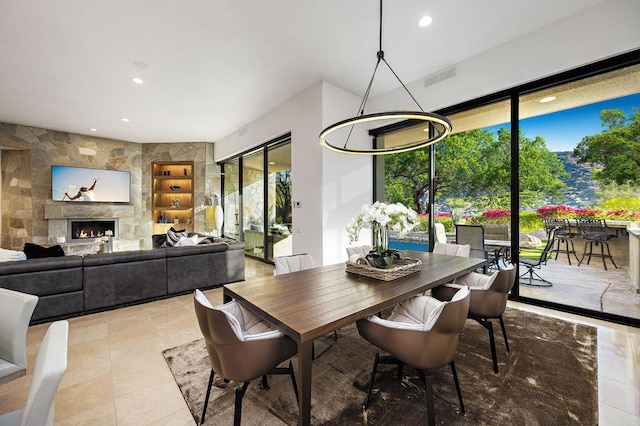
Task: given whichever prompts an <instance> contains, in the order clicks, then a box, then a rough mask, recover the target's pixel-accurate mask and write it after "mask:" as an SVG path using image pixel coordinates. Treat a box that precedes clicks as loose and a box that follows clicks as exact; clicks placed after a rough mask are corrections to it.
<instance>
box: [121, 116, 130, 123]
mask: <svg viewBox="0 0 640 426" xmlns="http://www.w3.org/2000/svg"><path fill="white" fill-rule="evenodd" d="M120 121H124V122H125V123H128V122H129V119H128V118H126V117H122V118H121V119H120Z"/></svg>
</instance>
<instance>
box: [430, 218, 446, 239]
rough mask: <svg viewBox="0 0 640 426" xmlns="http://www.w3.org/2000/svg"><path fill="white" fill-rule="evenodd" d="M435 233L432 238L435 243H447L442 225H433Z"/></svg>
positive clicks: (437, 223)
mask: <svg viewBox="0 0 640 426" xmlns="http://www.w3.org/2000/svg"><path fill="white" fill-rule="evenodd" d="M433 226H434V229H435V232H434V237H435V240H436V243H446V242H447V231H446V229H445V227H444V225H443V224H441V223H439V222H436V223H434V224H433Z"/></svg>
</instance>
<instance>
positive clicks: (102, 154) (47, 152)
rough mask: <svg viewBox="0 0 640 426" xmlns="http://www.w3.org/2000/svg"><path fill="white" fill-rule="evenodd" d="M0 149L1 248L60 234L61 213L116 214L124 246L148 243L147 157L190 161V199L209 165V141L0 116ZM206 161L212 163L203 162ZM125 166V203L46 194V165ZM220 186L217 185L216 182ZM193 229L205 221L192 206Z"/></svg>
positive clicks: (200, 193) (199, 191) (200, 191)
mask: <svg viewBox="0 0 640 426" xmlns="http://www.w3.org/2000/svg"><path fill="white" fill-rule="evenodd" d="M0 149H1V150H2V159H1V172H2V188H1V194H0V195H1V197H2V204H1V205H2V212H1V214H2V227H1V229H2V238H1V246H2V247H3V248H8V249H14V250H22V248H23V247H24V243H25V242H33V243H36V244H48V243H50V242H51V241H50V239H51V237H55V236H57V235H65V234H66V219H67V218H109V217H118V218H119V219H120V221H119V229H120V239H119V240H120V243H119V244H121V245H123V246H124V248H126V249H130V248H137V247H139V248H150V247H151V229H152V226H151V225H152V222H151V199H150V198H149V197H150V193H151V190H150V185H151V161H182V160H188V161H194V166H195V173H196V174H195V181H194V184H195V188H194V195H195V197H196V198H195V199H196V204H197V203H199V200H203V199H204V188H205V180H206V179H207V178H208V176H209V175H211V174H212V173H213V172H214V171H215V169H216V168H215V166H214V165H213V164H212V159H213V144H212V143H206V142H198V143H189V142H184V143H157V144H156V143H151V144H140V143H134V142H127V141H121V140H115V139H105V138H98V137H94V136H87V135H78V134H73V133H65V132H58V131H54V130H47V129H40V128H36V127H28V126H21V125H16V124H7V123H0ZM207 162H209V163H210V164H207ZM52 164H56V165H65V166H77V167H88V168H95V169H107V170H125V171H129V172H131V203H72V202H57V201H56V202H54V201H52V200H51V165H52ZM218 188H219V185H218ZM194 223H195V226H196V227H195V230H196V232H198V230H199V229H204V211H200V209H199V208H196V209H195V212H194Z"/></svg>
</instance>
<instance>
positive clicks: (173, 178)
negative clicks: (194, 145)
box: [151, 161, 195, 234]
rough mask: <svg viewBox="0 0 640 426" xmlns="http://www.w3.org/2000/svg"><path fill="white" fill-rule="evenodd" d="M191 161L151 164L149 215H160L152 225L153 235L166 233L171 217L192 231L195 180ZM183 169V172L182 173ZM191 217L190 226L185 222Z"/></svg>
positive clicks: (171, 222)
mask: <svg viewBox="0 0 640 426" xmlns="http://www.w3.org/2000/svg"><path fill="white" fill-rule="evenodd" d="M193 167H194V166H193V161H157V162H153V163H151V169H152V185H151V200H152V206H151V208H152V215H153V217H158V218H159V217H160V216H162V220H158V222H157V223H154V224H153V227H152V232H153V234H161V233H165V232H167V229H168V227H169V226H170V225H169V224H173V220H172V219H173V217H172V216H173V215H174V214H178V216H179V222H180V223H181V224H184V226H185V228H186V229H187V231H189V232H193V228H194V222H195V221H194V220H193V219H194V215H195V210H194V203H193V200H194V199H193V191H194V185H195V178H194V173H193ZM185 170H186V173H185ZM188 217H191V219H192V220H191V223H186V219H187V218H188Z"/></svg>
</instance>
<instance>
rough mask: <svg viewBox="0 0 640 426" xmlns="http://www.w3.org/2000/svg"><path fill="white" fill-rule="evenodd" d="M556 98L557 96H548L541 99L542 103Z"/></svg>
mask: <svg viewBox="0 0 640 426" xmlns="http://www.w3.org/2000/svg"><path fill="white" fill-rule="evenodd" d="M555 100H556V97H555V96H547V97H546V98H542V99H540V103H543V104H546V103H547V102H552V101H555Z"/></svg>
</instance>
